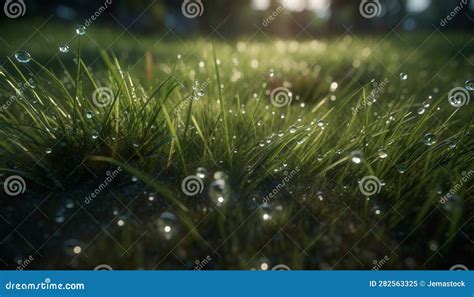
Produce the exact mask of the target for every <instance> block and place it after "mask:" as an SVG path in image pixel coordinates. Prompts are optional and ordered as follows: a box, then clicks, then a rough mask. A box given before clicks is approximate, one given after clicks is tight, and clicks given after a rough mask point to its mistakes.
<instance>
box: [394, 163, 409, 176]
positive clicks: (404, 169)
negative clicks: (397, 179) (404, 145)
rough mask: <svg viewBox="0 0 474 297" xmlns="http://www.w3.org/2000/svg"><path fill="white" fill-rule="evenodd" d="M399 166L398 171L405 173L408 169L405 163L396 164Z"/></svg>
mask: <svg viewBox="0 0 474 297" xmlns="http://www.w3.org/2000/svg"><path fill="white" fill-rule="evenodd" d="M395 167H396V168H397V171H398V173H400V174H403V173H405V171H407V168H406V166H405V164H398V165H396V166H395Z"/></svg>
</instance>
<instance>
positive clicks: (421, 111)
mask: <svg viewBox="0 0 474 297" xmlns="http://www.w3.org/2000/svg"><path fill="white" fill-rule="evenodd" d="M417 113H418V114H424V113H425V109H424V108H423V107H420V108H418V111H417Z"/></svg>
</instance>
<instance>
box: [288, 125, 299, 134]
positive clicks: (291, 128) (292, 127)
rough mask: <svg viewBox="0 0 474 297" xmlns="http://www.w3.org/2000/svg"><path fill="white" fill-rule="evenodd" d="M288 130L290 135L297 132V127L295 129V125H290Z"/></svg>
mask: <svg viewBox="0 0 474 297" xmlns="http://www.w3.org/2000/svg"><path fill="white" fill-rule="evenodd" d="M288 130H289V131H290V133H295V132H296V130H298V127H296V126H295V125H291V126H290V128H289V129H288Z"/></svg>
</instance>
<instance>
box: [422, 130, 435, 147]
mask: <svg viewBox="0 0 474 297" xmlns="http://www.w3.org/2000/svg"><path fill="white" fill-rule="evenodd" d="M423 143H424V144H426V145H428V146H431V145H433V144H435V143H436V135H435V134H434V133H426V134H425V136H423Z"/></svg>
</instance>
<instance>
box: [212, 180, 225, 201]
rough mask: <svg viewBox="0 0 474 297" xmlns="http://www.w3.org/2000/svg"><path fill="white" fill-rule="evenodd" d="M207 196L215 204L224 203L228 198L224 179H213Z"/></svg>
mask: <svg viewBox="0 0 474 297" xmlns="http://www.w3.org/2000/svg"><path fill="white" fill-rule="evenodd" d="M209 196H210V197H211V199H212V201H213V202H214V203H215V204H216V205H217V206H221V205H223V204H224V203H226V202H227V200H228V199H229V190H228V188H227V183H226V182H225V180H223V179H218V180H215V181H213V182H212V183H211V185H210V187H209Z"/></svg>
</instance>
